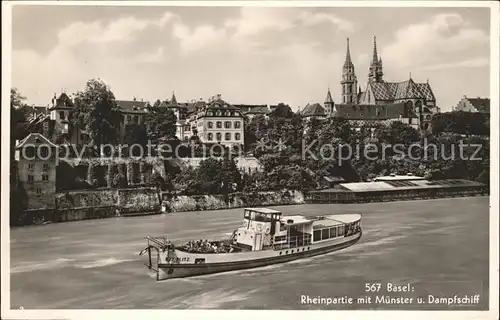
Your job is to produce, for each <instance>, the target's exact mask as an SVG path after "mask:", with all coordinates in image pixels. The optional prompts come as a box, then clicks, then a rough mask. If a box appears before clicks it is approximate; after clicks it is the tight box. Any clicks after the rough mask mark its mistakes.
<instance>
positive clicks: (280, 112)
mask: <svg viewBox="0 0 500 320" xmlns="http://www.w3.org/2000/svg"><path fill="white" fill-rule="evenodd" d="M294 114H295V113H294V112H293V111H292V108H290V106H289V105H287V104H284V103H283V102H280V103H278V105H277V106H276V108H275V109H274V110H273V111H271V113H270V114H269V120H271V119H275V118H286V119H291V118H292V117H293V116H294Z"/></svg>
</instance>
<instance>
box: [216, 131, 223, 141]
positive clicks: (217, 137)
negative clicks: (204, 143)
mask: <svg viewBox="0 0 500 320" xmlns="http://www.w3.org/2000/svg"><path fill="white" fill-rule="evenodd" d="M215 137H216V139H217V141H221V139H222V134H221V133H220V132H217V134H216V135H215Z"/></svg>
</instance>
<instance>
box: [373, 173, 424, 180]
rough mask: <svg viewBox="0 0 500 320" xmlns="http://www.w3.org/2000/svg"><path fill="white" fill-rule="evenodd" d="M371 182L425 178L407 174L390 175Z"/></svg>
mask: <svg viewBox="0 0 500 320" xmlns="http://www.w3.org/2000/svg"><path fill="white" fill-rule="evenodd" d="M373 180H374V181H394V180H425V178H424V177H419V176H415V175H412V174H407V175H390V176H382V177H376V178H375V179H373Z"/></svg>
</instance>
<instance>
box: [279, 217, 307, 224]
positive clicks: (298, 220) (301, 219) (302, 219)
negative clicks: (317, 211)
mask: <svg viewBox="0 0 500 320" xmlns="http://www.w3.org/2000/svg"><path fill="white" fill-rule="evenodd" d="M281 221H282V222H285V223H286V224H287V225H296V224H304V223H311V222H312V221H311V220H309V219H307V218H306V217H304V216H301V215H293V216H284V217H282V218H281ZM289 221H290V222H289Z"/></svg>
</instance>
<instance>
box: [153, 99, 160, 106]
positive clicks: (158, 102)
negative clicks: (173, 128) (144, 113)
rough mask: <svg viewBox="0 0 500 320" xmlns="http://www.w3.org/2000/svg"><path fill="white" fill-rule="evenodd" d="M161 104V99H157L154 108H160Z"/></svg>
mask: <svg viewBox="0 0 500 320" xmlns="http://www.w3.org/2000/svg"><path fill="white" fill-rule="evenodd" d="M160 105H161V101H160V99H156V101H155V103H153V108H158V107H159V106H160Z"/></svg>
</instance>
